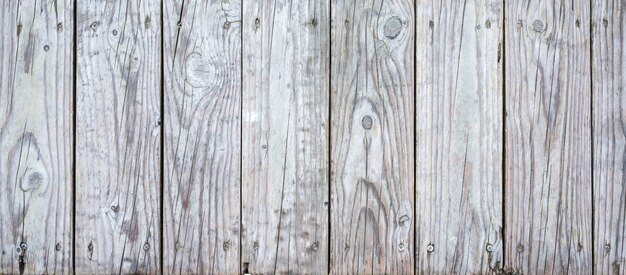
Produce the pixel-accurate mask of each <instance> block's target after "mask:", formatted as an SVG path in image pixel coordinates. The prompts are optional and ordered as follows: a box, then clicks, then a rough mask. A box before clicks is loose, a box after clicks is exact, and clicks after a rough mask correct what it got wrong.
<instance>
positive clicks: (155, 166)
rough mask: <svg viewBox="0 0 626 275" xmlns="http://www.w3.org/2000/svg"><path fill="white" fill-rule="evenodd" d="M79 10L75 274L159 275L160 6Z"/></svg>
mask: <svg viewBox="0 0 626 275" xmlns="http://www.w3.org/2000/svg"><path fill="white" fill-rule="evenodd" d="M76 8H77V18H78V20H77V22H76V23H77V34H76V35H77V40H78V41H77V47H78V48H77V64H78V65H77V76H76V85H77V91H76V111H77V116H76V162H77V165H76V256H75V257H76V272H77V273H136V272H141V273H157V272H158V271H159V270H160V266H159V265H160V258H159V255H160V252H159V251H160V249H161V248H160V231H161V228H160V224H161V222H160V209H159V208H160V204H161V203H160V192H161V179H160V177H161V176H160V175H161V171H160V167H161V161H160V154H161V153H160V151H161V135H160V132H161V122H160V109H161V100H160V98H161V96H160V95H161V83H160V82H161V73H160V72H161V70H160V69H161V55H160V52H161V28H160V26H161V22H160V21H161V20H160V18H161V5H160V1H158V0H144V1H140V2H137V1H115V2H111V1H107V0H89V1H78V3H77V7H76Z"/></svg>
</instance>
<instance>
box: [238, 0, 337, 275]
mask: <svg viewBox="0 0 626 275" xmlns="http://www.w3.org/2000/svg"><path fill="white" fill-rule="evenodd" d="M329 5H330V2H329V1H328V0H321V1H293V2H292V1H286V0H278V1H256V0H249V1H244V2H243V14H244V16H243V30H242V31H243V37H244V42H243V101H242V102H243V106H242V113H243V115H242V117H243V121H242V123H243V128H242V129H243V133H242V140H243V143H242V148H243V149H242V153H243V155H242V156H243V159H242V165H243V170H242V172H243V178H242V209H243V213H242V215H243V219H242V227H243V229H242V234H243V235H242V264H243V268H244V271H246V270H247V271H249V272H250V273H256V274H261V273H262V274H278V273H280V274H287V273H290V274H291V273H293V274H323V273H326V272H327V271H328V234H329V227H328V210H329V208H328V203H329V192H328V190H329V183H328V169H329V168H328V167H329V160H328V156H329V155H328V153H329V151H328V150H329V141H328V133H329V131H328V127H329V126H328V125H329V124H328V122H329V113H328V108H329V107H328V104H329V69H330V68H329V61H330V57H329V51H330V44H329V39H330V33H329V31H330V29H329V28H330V17H329V16H330V14H329V12H330V10H329Z"/></svg>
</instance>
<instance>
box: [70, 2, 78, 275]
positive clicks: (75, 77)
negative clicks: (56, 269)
mask: <svg viewBox="0 0 626 275" xmlns="http://www.w3.org/2000/svg"><path fill="white" fill-rule="evenodd" d="M73 4H74V7H73V9H74V10H73V17H74V20H73V21H74V22H73V24H72V25H73V26H72V27H73V31H74V33H73V34H72V39H73V40H74V41H73V44H74V47H73V48H74V49H73V50H72V54H73V57H72V58H73V59H72V60H73V68H72V78H73V83H74V86H73V87H72V105H73V106H72V111H73V114H72V127H73V133H72V218H71V220H72V253H70V255H71V257H72V259H71V261H72V262H71V266H72V268H71V272H70V273H72V274H76V129H77V128H78V127H77V125H76V113H77V110H78V106H77V104H76V102H77V86H78V83H77V82H78V67H77V64H78V62H77V60H78V54H77V53H78V49H77V48H78V40H77V39H76V38H77V36H78V35H77V29H78V28H77V25H78V23H77V20H78V16H77V10H78V0H74V1H73Z"/></svg>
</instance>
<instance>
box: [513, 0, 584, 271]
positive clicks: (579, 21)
mask: <svg viewBox="0 0 626 275" xmlns="http://www.w3.org/2000/svg"><path fill="white" fill-rule="evenodd" d="M506 3H507V5H506V7H505V15H506V18H507V20H506V23H505V26H506V38H505V43H506V49H505V52H506V66H505V70H506V100H505V101H506V112H507V116H506V133H505V139H506V141H505V142H506V148H505V150H506V152H505V155H506V170H505V174H506V180H505V181H506V183H505V195H506V198H505V204H506V212H505V217H506V222H505V224H506V228H505V240H506V241H507V243H506V244H505V249H506V251H505V264H506V268H507V270H508V271H521V272H523V273H524V274H542V273H556V274H561V273H573V274H590V273H591V270H592V247H591V245H592V233H591V232H592V230H591V223H592V220H591V219H592V207H591V188H592V187H591V186H592V184H591V125H590V122H591V121H590V120H591V117H590V115H591V114H590V111H591V105H590V100H591V86H590V83H591V74H590V73H591V72H590V67H591V64H590V33H589V29H590V28H589V26H590V25H589V24H590V5H589V2H588V1H583V0H574V1H570V0H567V1H565V0H557V1H547V0H524V1H518V2H511V1H507V2H506Z"/></svg>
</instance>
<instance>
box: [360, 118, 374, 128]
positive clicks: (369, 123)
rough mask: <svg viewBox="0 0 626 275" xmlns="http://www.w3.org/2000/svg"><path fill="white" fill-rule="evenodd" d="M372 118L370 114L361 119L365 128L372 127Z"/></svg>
mask: <svg viewBox="0 0 626 275" xmlns="http://www.w3.org/2000/svg"><path fill="white" fill-rule="evenodd" d="M372 124H373V121H372V118H371V117H370V116H364V117H363V119H361V125H362V126H363V129H365V130H369V129H372Z"/></svg>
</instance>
